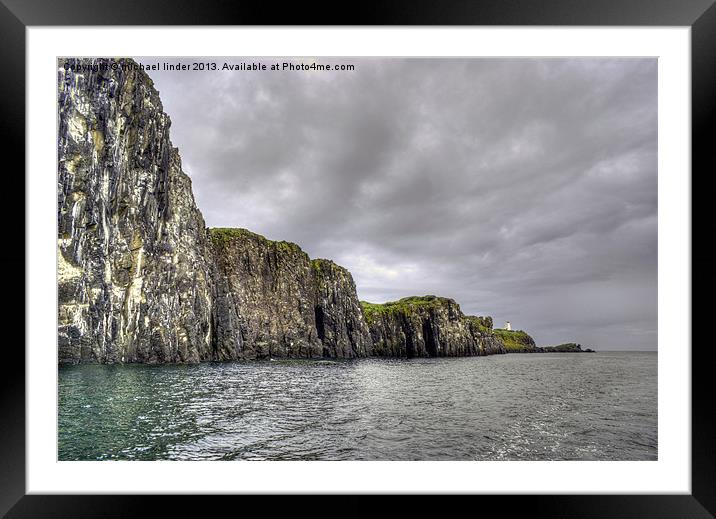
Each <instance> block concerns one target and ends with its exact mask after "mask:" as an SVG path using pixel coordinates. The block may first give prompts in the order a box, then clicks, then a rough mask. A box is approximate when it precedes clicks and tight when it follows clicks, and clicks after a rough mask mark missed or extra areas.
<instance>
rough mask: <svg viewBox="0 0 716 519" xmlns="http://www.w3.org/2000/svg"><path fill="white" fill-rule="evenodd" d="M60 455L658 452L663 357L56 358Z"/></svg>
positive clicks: (393, 456)
mask: <svg viewBox="0 0 716 519" xmlns="http://www.w3.org/2000/svg"><path fill="white" fill-rule="evenodd" d="M58 419H59V449H58V450H59V452H58V458H59V459H60V460H109V459H125V460H240V459H251V460H654V459H656V458H657V355H656V353H595V354H586V353H585V354H574V353H572V354H570V353H565V354H561V353H549V354H512V355H494V356H490V357H467V358H440V359H410V360H405V359H391V360H385V359H360V360H351V361H325V360H324V361H276V362H269V361H265V362H241V363H225V364H219V363H207V364H200V365H191V366H184V365H164V366H147V365H125V366H105V365H80V366H63V367H60V368H59V417H58Z"/></svg>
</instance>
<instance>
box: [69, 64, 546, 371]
mask: <svg viewBox="0 0 716 519" xmlns="http://www.w3.org/2000/svg"><path fill="white" fill-rule="evenodd" d="M57 76H58V142H57V147H58V148H57V152H58V176H57V182H58V190H57V196H58V200H57V201H58V213H57V226H58V228H57V232H58V236H57V264H58V269H57V278H58V360H59V362H60V363H77V362H101V363H125V362H143V363H179V362H187V363H188V362H201V361H230V360H237V359H255V358H267V357H296V358H314V357H332V358H352V357H365V356H391V357H443V356H463V355H465V356H468V355H490V354H495V353H504V352H505V351H507V350H509V349H510V348H507V349H506V344H508V345H515V344H517V346H514V347H515V349H516V348H517V347H519V348H521V349H525V350H527V349H530V348H534V341H532V342H531V345H530V344H529V341H531V338H529V340H527V339H525V338H524V337H522V336H520V337H512V336H505V337H503V336H502V335H500V334H499V333H496V332H499V331H498V330H493V329H492V319H490V318H481V317H471V316H465V315H464V314H463V313H462V311H461V310H460V307H459V305H458V304H457V303H456V302H455V301H453V300H452V299H446V298H438V297H435V296H425V297H415V298H406V299H402V300H400V301H397V302H393V303H386V304H384V305H374V304H370V303H361V302H360V301H359V300H358V296H357V293H356V286H355V283H354V282H353V278H352V276H351V274H350V272H348V271H347V270H346V269H345V268H343V267H341V266H339V265H336V264H335V263H333V262H332V261H330V260H327V259H311V258H309V256H308V255H307V254H306V253H305V252H304V251H303V250H301V248H300V247H299V246H298V245H296V244H293V243H289V242H285V241H271V240H268V239H266V238H264V237H263V236H260V235H258V234H255V233H252V232H250V231H247V230H245V229H226V228H217V229H206V227H205V223H204V219H203V217H202V215H201V212H200V211H199V209H198V208H197V207H196V204H195V202H194V196H193V194H192V187H191V181H190V179H189V177H188V176H187V175H186V173H185V172H184V171H183V169H182V164H181V159H180V157H179V152H178V151H177V149H176V148H174V147H173V146H172V143H171V140H170V139H169V128H170V125H171V123H170V119H169V117H168V116H167V115H166V114H165V113H164V111H163V108H162V103H161V101H160V99H159V93H158V92H157V91H156V89H155V88H154V85H153V83H152V80H151V79H150V78H149V76H148V75H147V74H146V73H145V72H144V71H142V70H141V69H140V68H139V66H138V65H137V63H135V62H134V61H132V60H129V59H118V60H114V59H65V60H60V61H59V63H58V71H57ZM522 333H523V332H522ZM525 335H526V334H525ZM515 341H517V342H515ZM525 341H526V342H525Z"/></svg>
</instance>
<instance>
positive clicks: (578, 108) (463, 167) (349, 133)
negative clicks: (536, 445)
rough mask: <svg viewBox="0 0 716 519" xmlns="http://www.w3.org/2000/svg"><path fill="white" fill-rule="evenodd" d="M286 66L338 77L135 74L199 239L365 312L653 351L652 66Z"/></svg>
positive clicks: (582, 62) (421, 62)
mask: <svg viewBox="0 0 716 519" xmlns="http://www.w3.org/2000/svg"><path fill="white" fill-rule="evenodd" d="M292 60H293V61H302V62H306V63H308V62H313V61H315V62H317V63H319V64H332V65H333V64H337V63H344V64H353V65H355V70H347V71H325V70H324V71H270V70H267V71H239V72H236V71H221V70H217V71H213V72H209V71H172V72H165V71H157V72H154V71H150V72H149V74H150V77H152V79H153V80H154V83H155V86H156V87H157V89H158V90H159V92H160V95H161V99H162V102H163V105H164V109H165V111H166V112H167V113H168V114H169V115H170V117H171V119H172V128H171V138H172V141H173V143H174V145H175V146H177V147H178V148H179V150H180V153H181V156H182V159H183V162H184V166H185V170H186V171H187V173H188V174H189V175H190V176H191V177H192V181H193V186H194V193H195V196H196V199H197V203H198V205H199V207H200V209H201V210H202V212H203V214H204V217H205V219H206V222H207V225H209V226H212V227H214V226H216V227H218V226H222V227H245V228H248V229H251V230H253V231H255V232H258V233H261V234H263V235H265V236H267V237H268V238H271V239H277V240H288V241H292V242H296V243H298V244H299V245H300V246H301V247H302V248H303V249H304V250H305V251H306V252H307V253H308V254H309V255H310V256H311V257H324V258H331V259H333V260H334V261H336V262H337V263H339V264H342V265H343V266H345V267H347V268H348V269H349V270H350V271H351V272H352V274H353V276H354V279H355V281H356V285H357V289H358V295H359V297H360V298H361V299H364V300H368V301H373V302H383V301H387V300H393V299H396V298H400V297H404V296H408V295H424V294H436V295H443V296H447V297H452V298H454V299H455V300H457V301H458V302H459V303H460V304H461V306H462V309H463V310H464V311H465V312H466V313H470V314H477V315H492V316H493V317H494V318H495V320H496V323H497V324H501V323H502V322H504V321H505V320H509V321H511V322H512V323H513V326H514V327H517V328H520V329H524V330H526V331H528V332H530V333H531V334H532V335H533V336H534V337H535V340H536V341H537V343H538V344H542V345H544V344H554V343H558V342H568V341H575V342H580V343H582V344H584V345H586V346H592V347H596V348H598V349H651V350H654V349H656V347H657V334H656V332H657V61H656V59H603V58H588V59H581V58H580V59H561V58H560V59H532V58H530V59H407V58H399V59H398V58H356V59H348V58H340V59H338V58H316V59H308V58H305V59H296V58H292ZM137 61H140V62H143V63H155V62H160V63H163V62H165V61H166V62H170V63H176V62H178V61H181V62H184V63H190V62H193V61H204V62H210V61H214V62H216V63H217V64H218V65H219V67H221V65H222V64H223V63H224V62H229V63H240V62H249V63H250V62H262V63H266V64H268V65H270V64H271V63H274V62H276V61H279V62H281V61H287V60H286V59H284V58H279V59H274V58H198V59H195V58H191V59H189V58H187V59H177V58H154V57H151V58H150V57H147V58H137Z"/></svg>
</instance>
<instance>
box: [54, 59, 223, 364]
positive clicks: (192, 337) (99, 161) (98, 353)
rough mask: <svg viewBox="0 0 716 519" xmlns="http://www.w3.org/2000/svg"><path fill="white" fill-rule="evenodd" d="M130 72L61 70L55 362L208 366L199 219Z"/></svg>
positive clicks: (150, 101)
mask: <svg viewBox="0 0 716 519" xmlns="http://www.w3.org/2000/svg"><path fill="white" fill-rule="evenodd" d="M135 65H136V64H135V63H134V62H133V61H131V60H117V61H115V60H99V59H98V60H94V59H82V60H74V59H69V60H61V61H60V63H59V68H58V110H59V129H58V130H59V131H58V134H59V137H58V150H57V151H58V161H59V171H58V179H57V181H58V214H57V224H58V237H57V238H58V259H57V261H58V299H59V301H58V303H59V329H58V335H59V361H60V362H77V361H80V360H87V361H97V362H198V361H200V360H207V359H209V358H211V335H212V330H211V279H210V262H209V261H208V260H207V255H206V251H207V239H206V231H205V226H204V220H203V218H202V215H201V213H200V212H199V210H198V209H197V208H196V206H195V205H194V197H193V194H192V190H191V181H190V180H189V177H188V176H187V175H186V174H185V173H184V172H183V171H182V165H181V160H180V158H179V154H178V152H177V150H176V149H175V148H174V147H172V144H171V141H170V140H169V126H170V120H169V117H168V116H167V115H166V114H165V113H164V112H163V110H162V104H161V101H160V100H159V95H158V93H157V91H156V90H155V89H154V87H153V84H152V80H151V79H150V78H149V77H148V76H147V75H146V73H144V72H143V71H140V70H136V69H135Z"/></svg>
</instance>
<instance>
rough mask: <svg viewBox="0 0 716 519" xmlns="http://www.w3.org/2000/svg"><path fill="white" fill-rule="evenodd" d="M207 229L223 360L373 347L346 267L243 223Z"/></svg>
mask: <svg viewBox="0 0 716 519" xmlns="http://www.w3.org/2000/svg"><path fill="white" fill-rule="evenodd" d="M210 235H211V244H212V252H213V256H214V258H215V268H216V270H215V276H214V277H215V287H214V312H213V316H214V329H215V333H214V335H213V348H214V351H215V352H216V355H217V357H218V358H219V359H221V360H229V359H238V358H264V357H321V356H325V357H338V358H344V357H359V356H365V355H368V354H370V351H371V341H370V335H369V332H368V328H367V326H366V324H365V321H364V320H363V315H362V312H361V309H360V305H359V303H358V297H357V296H356V289H355V285H354V283H353V279H352V277H351V275H350V273H349V272H348V271H347V270H345V269H344V268H342V267H339V266H338V265H335V264H334V263H333V262H331V261H328V260H313V261H312V260H311V259H310V258H309V257H308V255H307V254H306V253H305V252H303V251H302V250H301V248H300V247H299V246H298V245H296V244H293V243H289V242H285V241H271V240H267V239H266V238H264V237H263V236H260V235H258V234H255V233H252V232H250V231H247V230H245V229H223V228H222V229H210Z"/></svg>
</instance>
